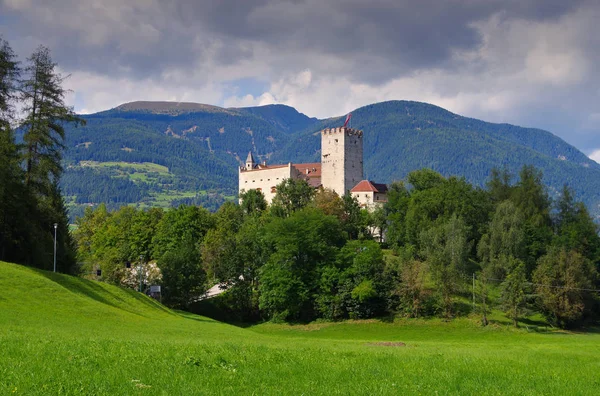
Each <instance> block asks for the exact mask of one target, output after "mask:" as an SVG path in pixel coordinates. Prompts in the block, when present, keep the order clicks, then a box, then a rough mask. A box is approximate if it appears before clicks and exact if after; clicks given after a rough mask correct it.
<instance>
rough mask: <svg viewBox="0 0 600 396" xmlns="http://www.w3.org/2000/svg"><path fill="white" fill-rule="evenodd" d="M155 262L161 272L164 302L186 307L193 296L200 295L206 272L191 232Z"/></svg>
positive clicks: (177, 306)
mask: <svg viewBox="0 0 600 396" xmlns="http://www.w3.org/2000/svg"><path fill="white" fill-rule="evenodd" d="M157 264H158V267H159V268H160V270H161V273H162V286H163V288H164V293H163V298H164V299H163V301H164V302H165V304H167V305H169V306H172V307H176V308H183V309H186V308H188V306H189V304H190V303H191V302H192V299H193V298H195V297H200V295H202V293H204V291H205V290H206V288H205V286H206V285H205V282H206V274H205V272H204V270H203V269H202V260H201V257H200V253H199V252H198V249H197V248H196V243H195V241H194V239H193V238H192V235H191V234H187V235H185V236H184V237H183V239H182V240H180V241H179V242H178V243H177V245H176V246H175V247H174V248H173V249H170V250H169V251H167V252H166V253H165V254H163V255H162V256H161V258H160V259H159V260H158V262H157Z"/></svg>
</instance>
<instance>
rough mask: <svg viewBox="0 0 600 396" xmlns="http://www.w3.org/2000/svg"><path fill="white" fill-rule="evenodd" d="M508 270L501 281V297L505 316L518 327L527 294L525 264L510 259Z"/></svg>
mask: <svg viewBox="0 0 600 396" xmlns="http://www.w3.org/2000/svg"><path fill="white" fill-rule="evenodd" d="M511 261H512V262H510V263H509V265H510V270H509V272H508V275H506V279H505V280H504V282H502V285H501V287H502V299H503V302H504V307H505V312H506V316H507V317H508V318H509V319H511V320H512V321H513V324H514V325H515V327H518V323H519V322H518V320H519V317H520V316H521V315H522V314H523V305H524V304H525V302H526V295H527V285H526V283H527V274H526V271H525V264H524V263H523V262H522V261H521V260H518V259H514V260H511Z"/></svg>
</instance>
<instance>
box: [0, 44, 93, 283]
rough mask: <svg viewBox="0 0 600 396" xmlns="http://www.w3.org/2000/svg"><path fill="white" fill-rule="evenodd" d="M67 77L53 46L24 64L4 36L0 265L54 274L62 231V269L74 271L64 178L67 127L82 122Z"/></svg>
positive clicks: (0, 102)
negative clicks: (67, 97) (67, 87)
mask: <svg viewBox="0 0 600 396" xmlns="http://www.w3.org/2000/svg"><path fill="white" fill-rule="evenodd" d="M64 79H65V77H64V76H62V75H60V73H58V71H57V65H56V63H54V62H53V60H52V57H51V55H50V51H49V50H48V48H46V47H43V46H40V47H38V48H37V49H36V50H35V52H34V53H33V54H31V56H30V57H28V58H27V59H26V60H25V62H24V63H23V64H22V63H20V62H19V61H18V59H17V57H16V55H15V53H14V51H13V50H12V48H11V47H10V45H9V43H8V42H7V41H5V40H3V39H2V38H0V260H7V261H12V262H16V263H22V264H26V265H29V266H34V267H40V268H44V269H52V267H53V257H54V252H53V250H54V242H53V239H54V234H55V227H56V236H57V256H58V257H57V259H58V260H57V261H58V262H59V263H60V267H59V268H58V270H60V271H62V272H71V273H74V272H75V271H76V255H75V253H76V251H75V246H74V241H73V240H72V238H71V234H70V232H69V224H68V217H67V211H66V209H65V205H64V202H63V198H62V196H61V192H60V188H59V180H60V176H61V174H62V170H63V169H62V166H61V160H62V150H63V148H64V139H65V129H64V128H65V125H68V124H75V125H81V124H82V123H83V122H84V121H83V120H82V119H81V118H79V117H78V116H77V115H76V114H75V113H74V112H73V109H72V108H70V107H68V106H66V105H65V102H64V98H65V94H66V93H67V92H66V91H65V90H64V89H63V87H62V85H63V82H64ZM16 131H19V133H20V134H21V136H22V141H20V142H19V143H17V142H16V140H15V132H16ZM55 224H56V225H55Z"/></svg>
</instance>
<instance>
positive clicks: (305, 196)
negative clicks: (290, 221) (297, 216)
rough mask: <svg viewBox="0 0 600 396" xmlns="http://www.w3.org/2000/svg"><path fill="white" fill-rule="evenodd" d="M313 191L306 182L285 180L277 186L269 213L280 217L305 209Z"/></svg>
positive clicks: (313, 193)
mask: <svg viewBox="0 0 600 396" xmlns="http://www.w3.org/2000/svg"><path fill="white" fill-rule="evenodd" d="M314 195H315V190H314V188H312V187H311V186H310V185H309V184H308V182H307V181H306V180H302V179H285V180H284V181H282V182H281V183H279V184H278V185H277V193H276V194H275V197H274V198H273V202H271V211H272V212H273V213H274V214H275V215H276V216H280V217H288V216H290V215H292V213H294V212H296V211H298V210H300V209H302V208H305V207H306V206H308V204H309V203H310V202H311V200H312V198H313V196H314Z"/></svg>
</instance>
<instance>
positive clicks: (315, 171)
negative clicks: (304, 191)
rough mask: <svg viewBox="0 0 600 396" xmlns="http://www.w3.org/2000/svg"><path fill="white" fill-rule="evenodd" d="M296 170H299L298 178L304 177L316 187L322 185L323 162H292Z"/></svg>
mask: <svg viewBox="0 0 600 396" xmlns="http://www.w3.org/2000/svg"><path fill="white" fill-rule="evenodd" d="M292 166H293V167H294V169H295V170H296V172H298V178H303V179H304V180H306V181H307V182H308V184H309V185H310V186H312V187H314V188H317V187H319V186H320V185H321V163H320V162H310V163H306V164H292Z"/></svg>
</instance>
